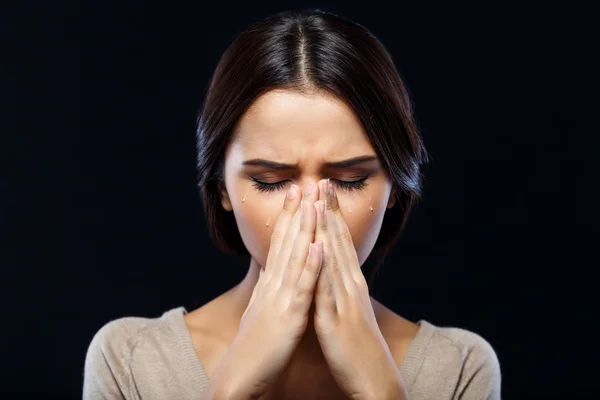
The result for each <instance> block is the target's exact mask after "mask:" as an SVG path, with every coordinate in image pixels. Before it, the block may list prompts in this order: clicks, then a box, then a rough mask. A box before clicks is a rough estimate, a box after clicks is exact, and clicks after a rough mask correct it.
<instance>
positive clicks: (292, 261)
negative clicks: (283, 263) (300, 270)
mask: <svg viewBox="0 0 600 400" xmlns="http://www.w3.org/2000/svg"><path fill="white" fill-rule="evenodd" d="M298 262H300V257H299V256H298V253H297V252H292V254H290V258H289V261H288V266H294V265H297V264H298Z"/></svg>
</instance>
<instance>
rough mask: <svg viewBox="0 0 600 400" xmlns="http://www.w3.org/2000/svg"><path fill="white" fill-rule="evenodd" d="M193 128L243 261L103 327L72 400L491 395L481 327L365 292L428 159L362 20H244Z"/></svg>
mask: <svg viewBox="0 0 600 400" xmlns="http://www.w3.org/2000/svg"><path fill="white" fill-rule="evenodd" d="M197 136H198V173H199V179H198V183H199V188H200V191H201V196H202V201H203V205H204V210H205V213H206V216H207V220H208V226H209V228H210V232H211V236H212V238H213V240H214V241H215V243H216V244H217V246H218V247H219V248H221V249H222V250H224V251H227V252H230V253H233V254H237V255H248V256H249V257H250V267H249V270H248V273H247V275H246V276H245V278H244V279H243V280H242V282H240V283H239V284H238V285H236V286H235V287H233V288H232V289H230V290H229V291H227V292H226V293H224V294H222V295H220V296H219V297H217V298H215V299H213V300H212V301H210V302H209V303H208V304H205V305H204V306H202V307H200V308H198V309H196V310H194V311H192V312H187V310H185V309H184V308H183V307H178V308H175V309H172V310H169V311H166V312H165V313H164V314H163V315H162V316H161V317H159V318H136V317H126V318H120V319H118V320H115V321H111V322H109V323H107V324H106V325H105V326H104V327H102V328H101V329H100V330H99V332H98V333H97V334H96V335H95V337H94V338H93V340H92V342H91V344H90V347H89V349H88V353H87V356H86V362H85V377H84V388H83V390H84V398H90V399H91V398H111V399H112V398H114V399H117V398H126V399H140V398H141V399H173V398H178V399H179V398H180V399H188V398H189V399H197V398H207V399H208V398H214V399H250V398H263V399H317V398H319V399H345V398H356V399H374V398H377V399H409V398H410V399H430V398H435V399H499V398H500V380H501V377H500V369H499V363H498V359H497V357H496V354H495V352H494V350H493V349H492V347H491V346H490V345H489V343H488V342H486V341H485V340H484V339H483V338H482V337H480V336H479V335H477V334H475V333H472V332H469V331H466V330H463V329H460V328H451V327H438V326H435V325H433V324H432V323H429V322H427V321H424V320H421V321H419V322H417V323H414V322H412V321H409V320H407V319H405V318H402V317H401V316H399V315H397V314H396V313H394V312H392V311H391V310H389V309H388V308H386V307H385V306H384V305H382V304H381V303H379V302H378V301H376V300H375V299H373V298H371V297H370V296H369V289H368V287H369V285H368V284H367V282H366V280H365V278H364V275H363V272H362V270H361V266H363V265H365V264H366V263H365V262H366V261H370V262H371V264H374V265H375V268H374V270H373V271H372V274H371V280H372V277H373V276H374V275H375V273H376V272H377V268H378V267H379V265H380V263H381V261H382V260H383V257H384V256H385V254H386V253H387V251H388V249H389V248H390V246H391V245H392V244H393V242H394V241H395V239H396V238H397V236H398V234H399V233H400V231H401V230H402V228H403V227H404V225H405V222H406V219H407V217H408V215H409V213H410V211H411V209H412V207H413V206H414V204H415V202H416V201H417V200H418V199H419V198H420V195H421V185H422V177H423V169H424V167H425V166H426V165H427V162H428V158H427V153H426V151H425V148H424V146H423V143H422V140H421V137H420V135H419V133H418V129H417V126H416V122H415V119H414V115H413V112H412V109H411V102H410V99H409V96H408V94H407V90H406V88H405V86H404V84H403V82H402V80H401V79H400V76H399V74H398V72H397V70H396V68H395V66H394V63H393V61H392V59H391V57H390V55H389V54H388V53H387V51H386V49H385V48H384V47H383V45H382V44H381V43H380V42H379V41H378V40H377V39H376V38H375V37H374V36H373V35H372V34H371V33H370V32H369V31H368V30H366V29H365V28H364V27H362V26H360V25H358V24H355V23H353V22H351V21H348V20H347V19H345V18H342V17H339V16H336V15H334V14H331V13H328V12H323V11H321V10H304V11H299V12H284V13H280V14H276V15H273V16H271V17H269V18H266V19H264V20H262V21H259V22H258V23H256V24H254V25H252V26H251V27H249V28H248V29H247V30H246V31H245V32H243V33H242V34H241V35H239V36H238V38H236V40H235V41H234V42H233V44H232V45H231V46H230V48H229V49H228V50H227V51H226V52H225V54H224V55H223V57H222V59H221V60H220V62H219V65H218V66H217V68H216V71H215V73H214V76H213V77H212V80H211V84H210V87H209V89H208V93H207V96H206V98H205V102H204V107H203V110H202V112H201V115H200V118H199V123H198V131H197ZM369 283H370V282H369Z"/></svg>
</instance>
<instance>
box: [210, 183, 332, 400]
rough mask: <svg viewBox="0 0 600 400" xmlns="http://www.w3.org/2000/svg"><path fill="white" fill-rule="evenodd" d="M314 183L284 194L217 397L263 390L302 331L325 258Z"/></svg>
mask: <svg viewBox="0 0 600 400" xmlns="http://www.w3.org/2000/svg"><path fill="white" fill-rule="evenodd" d="M310 184H312V185H313V190H312V192H311V193H310V194H307V193H305V194H304V196H303V195H302V193H301V191H300V188H299V187H298V186H296V185H292V186H291V187H290V189H289V191H288V194H287V195H286V198H285V201H284V205H283V210H282V211H281V214H280V215H279V218H278V220H277V223H276V224H275V227H274V230H273V234H272V236H271V243H270V248H269V254H268V256H267V262H266V266H265V270H264V272H263V271H262V270H261V273H260V276H259V278H258V281H257V283H256V286H255V287H254V291H253V292H252V296H251V298H250V301H249V302H248V306H247V308H246V311H245V312H244V314H243V316H242V318H241V321H240V326H239V329H238V331H237V334H236V336H235V338H234V340H233V342H232V343H231V345H230V346H229V348H228V350H227V352H226V353H225V355H224V356H223V358H222V360H221V362H220V363H219V365H218V366H217V368H216V370H215V372H214V373H213V377H211V386H213V385H214V388H213V393H215V398H227V399H251V398H258V397H260V396H262V395H263V394H265V393H266V392H267V390H268V389H269V386H270V385H271V384H272V383H274V382H275V381H276V379H277V377H278V376H279V374H280V373H281V372H282V371H283V370H284V368H285V367H286V365H287V364H288V362H289V361H290V359H291V356H292V354H293V353H294V350H295V349H296V347H297V345H298V343H299V342H300V339H301V338H302V335H303V334H304V331H305V329H306V326H307V324H308V311H309V309H310V305H311V303H312V301H313V296H314V290H315V286H316V282H317V278H318V275H319V272H320V268H321V265H322V259H323V256H322V246H323V245H322V244H320V243H319V244H314V243H312V241H313V240H314V235H315V227H316V210H315V207H314V206H313V204H314V202H315V201H316V200H317V199H318V196H319V190H318V186H317V185H316V183H315V182H311V183H310ZM310 184H308V185H307V188H308V186H309V185H310ZM290 194H294V196H292V197H290ZM301 204H302V205H303V206H301ZM309 249H310V252H309ZM216 393H218V395H216Z"/></svg>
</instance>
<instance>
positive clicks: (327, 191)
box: [323, 179, 329, 195]
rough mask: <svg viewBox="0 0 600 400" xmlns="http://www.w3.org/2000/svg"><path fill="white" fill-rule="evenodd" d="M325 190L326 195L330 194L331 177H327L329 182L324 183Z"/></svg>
mask: <svg viewBox="0 0 600 400" xmlns="http://www.w3.org/2000/svg"><path fill="white" fill-rule="evenodd" d="M323 191H324V192H325V195H329V179H327V182H325V184H324V185H323Z"/></svg>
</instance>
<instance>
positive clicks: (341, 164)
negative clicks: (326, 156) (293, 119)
mask: <svg viewBox="0 0 600 400" xmlns="http://www.w3.org/2000/svg"><path fill="white" fill-rule="evenodd" d="M375 160H377V157H376V156H359V157H353V158H348V159H346V160H342V161H334V162H326V163H325V164H324V167H325V168H348V167H353V166H355V165H358V164H363V163H366V162H370V161H375ZM243 165H244V166H255V167H265V168H270V169H276V170H288V169H296V168H298V164H284V163H278V162H275V161H270V160H264V159H262V158H254V159H252V160H247V161H244V163H243Z"/></svg>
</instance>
